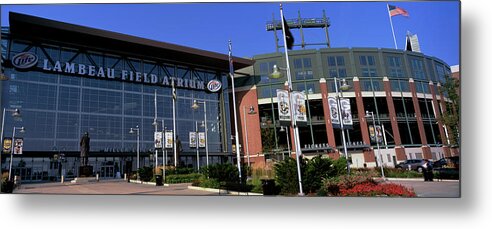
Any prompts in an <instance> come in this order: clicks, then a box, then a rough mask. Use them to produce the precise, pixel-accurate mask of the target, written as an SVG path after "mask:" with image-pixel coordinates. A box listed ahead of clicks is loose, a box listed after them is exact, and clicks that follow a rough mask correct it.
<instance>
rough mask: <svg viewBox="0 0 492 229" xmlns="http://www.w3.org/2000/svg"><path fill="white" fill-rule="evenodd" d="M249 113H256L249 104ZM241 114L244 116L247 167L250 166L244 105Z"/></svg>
mask: <svg viewBox="0 0 492 229" xmlns="http://www.w3.org/2000/svg"><path fill="white" fill-rule="evenodd" d="M248 114H249V115H252V114H256V111H255V108H254V107H253V106H249V111H248ZM243 116H244V133H245V137H246V154H247V155H248V157H247V158H248V168H250V167H251V164H250V162H249V145H248V122H247V119H246V106H244V107H243Z"/></svg>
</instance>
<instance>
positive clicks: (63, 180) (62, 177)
mask: <svg viewBox="0 0 492 229" xmlns="http://www.w3.org/2000/svg"><path fill="white" fill-rule="evenodd" d="M63 182H65V176H63V175H62V176H61V182H60V183H62V184H63Z"/></svg>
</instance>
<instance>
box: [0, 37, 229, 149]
mask: <svg viewBox="0 0 492 229" xmlns="http://www.w3.org/2000/svg"><path fill="white" fill-rule="evenodd" d="M9 39H10V37H8V36H5V37H2V45H5V47H3V49H2V50H3V51H4V52H3V54H4V55H5V56H6V57H7V58H6V59H9V60H12V59H13V58H14V56H16V55H17V54H19V53H21V52H29V53H32V54H34V55H36V56H37V57H38V62H37V65H36V66H34V67H33V68H31V69H28V70H22V69H18V68H14V67H6V68H5V74H6V75H7V76H9V77H10V80H8V81H5V82H3V83H2V97H1V100H2V107H4V108H8V109H15V108H18V109H20V110H21V112H22V117H21V118H20V119H16V120H14V119H12V118H6V119H5V126H4V129H5V134H4V135H5V137H9V136H10V134H8V133H11V130H12V128H13V127H14V126H16V127H20V126H24V127H25V128H26V132H25V133H24V134H23V135H20V134H19V137H23V138H24V150H25V151H33V152H42V151H53V150H54V149H63V150H65V151H79V140H80V138H81V136H82V133H84V132H86V131H87V132H89V135H90V137H91V152H98V153H104V152H135V151H136V141H137V140H136V136H135V135H131V134H129V130H130V128H132V127H136V126H137V125H138V126H139V128H140V133H141V134H140V148H141V149H140V151H141V152H149V151H153V149H154V144H153V138H154V134H153V133H154V126H152V123H153V121H154V115H155V111H154V93H157V119H158V121H159V129H158V130H159V131H161V130H162V125H161V120H163V121H164V125H165V128H166V129H167V130H172V129H173V124H172V119H173V117H172V101H173V99H172V88H171V85H170V84H169V85H164V81H165V80H168V81H169V82H171V78H174V79H175V82H176V85H177V89H176V91H177V100H176V133H177V136H178V138H179V139H180V140H181V143H182V146H183V153H184V154H185V155H186V153H192V152H195V148H193V149H190V148H189V138H188V136H189V134H188V133H189V132H191V131H195V123H196V122H199V123H200V124H201V123H202V121H204V106H203V104H200V108H199V109H197V110H193V109H192V108H191V106H192V104H193V100H195V99H196V100H198V101H200V102H205V103H206V109H207V123H206V125H207V127H208V138H207V139H208V149H209V153H210V154H214V155H219V154H222V155H223V153H224V152H230V148H231V147H230V144H231V142H230V137H228V136H230V127H229V126H228V125H229V121H228V120H229V116H230V115H229V109H224V108H223V106H228V104H229V101H228V99H229V96H228V95H227V93H228V86H227V83H223V85H222V90H221V91H219V92H217V93H212V92H209V91H207V90H206V88H200V87H199V86H198V85H199V84H200V83H199V82H204V83H203V84H205V85H206V83H207V82H209V81H210V80H219V81H221V82H227V78H226V74H225V73H224V72H219V71H217V70H210V69H199V68H195V67H192V66H191V65H190V66H187V65H186V64H180V65H176V64H172V63H162V62H160V61H153V60H146V59H140V58H131V57H127V56H120V55H116V54H114V53H112V52H111V51H110V50H108V51H107V52H96V51H90V50H89V51H87V50H85V49H77V48H73V47H66V46H64V45H56V46H55V45H50V44H41V45H39V44H37V43H36V44H34V43H30V42H29V41H19V40H9ZM67 46H68V45H67ZM82 66H84V67H82ZM81 68H85V69H82V70H84V71H85V73H86V74H85V75H83V74H80V72H81V71H82V70H81ZM77 73H78V74H77ZM125 75H126V77H127V78H126V80H125ZM152 75H155V76H156V78H157V82H158V83H152V82H151V81H153V80H154V78H152V77H151V76H152ZM101 76H102V77H101ZM132 78H133V81H135V82H129V81H131V79H132ZM164 78H166V79H164ZM128 79H130V80H128ZM137 81H139V82H137ZM160 82H163V83H162V85H161V84H160ZM9 130H10V131H9ZM199 131H201V132H204V127H200V129H199ZM200 151H202V152H205V149H204V148H201V149H200Z"/></svg>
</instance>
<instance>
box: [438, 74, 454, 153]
mask: <svg viewBox="0 0 492 229" xmlns="http://www.w3.org/2000/svg"><path fill="white" fill-rule="evenodd" d="M437 90H438V93H439V96H440V100H439V102H440V105H441V108H442V113H443V114H446V113H447V111H448V109H447V107H446V100H444V94H443V93H442V90H441V83H439V82H438V83H437ZM443 129H444V127H443ZM448 136H449V128H448ZM447 143H448V142H447V141H446V142H445V144H447ZM443 145H444V144H443ZM443 150H444V155H445V156H446V157H450V156H453V152H452V149H450V148H449V146H445V147H443ZM448 155H449V156H448Z"/></svg>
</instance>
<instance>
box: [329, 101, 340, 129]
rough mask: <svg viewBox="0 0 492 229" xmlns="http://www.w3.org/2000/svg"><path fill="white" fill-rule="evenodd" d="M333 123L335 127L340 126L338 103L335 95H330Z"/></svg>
mask: <svg viewBox="0 0 492 229" xmlns="http://www.w3.org/2000/svg"><path fill="white" fill-rule="evenodd" d="M328 107H329V109H330V119H331V124H332V125H333V127H334V128H340V117H339V116H338V104H337V99H336V98H335V97H328Z"/></svg>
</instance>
